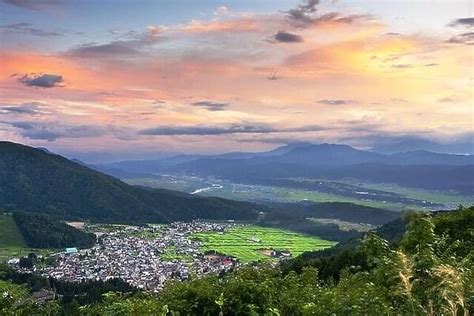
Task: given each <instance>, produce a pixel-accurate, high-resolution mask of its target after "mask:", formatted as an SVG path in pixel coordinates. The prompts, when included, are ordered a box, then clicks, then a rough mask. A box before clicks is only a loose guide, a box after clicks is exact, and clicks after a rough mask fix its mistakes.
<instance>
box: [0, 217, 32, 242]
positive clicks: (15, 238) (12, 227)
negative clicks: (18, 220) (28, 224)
mask: <svg viewBox="0 0 474 316" xmlns="http://www.w3.org/2000/svg"><path fill="white" fill-rule="evenodd" d="M23 246H26V244H25V240H24V239H23V236H22V235H21V233H20V231H19V230H18V227H17V226H16V224H15V221H14V220H13V217H12V216H11V215H0V248H7V247H8V248H12V247H13V248H14V247H23Z"/></svg>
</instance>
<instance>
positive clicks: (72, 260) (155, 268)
mask: <svg viewBox="0 0 474 316" xmlns="http://www.w3.org/2000/svg"><path fill="white" fill-rule="evenodd" d="M234 225H235V224H234V223H232V222H229V223H206V222H199V221H193V222H189V223H182V222H176V223H172V224H170V225H163V226H158V225H155V226H154V225H146V226H125V225H87V226H86V227H85V229H87V230H90V231H93V232H94V233H95V235H96V236H97V243H96V245H95V246H94V247H92V248H90V249H81V250H78V249H77V248H67V249H66V251H64V252H59V253H56V254H54V255H53V257H54V259H55V260H54V261H53V262H54V263H53V264H52V265H48V266H46V267H40V268H37V267H32V268H30V269H28V268H20V266H19V265H18V262H19V261H18V260H11V261H10V262H9V263H10V264H11V265H12V266H14V267H16V268H17V269H19V270H21V271H23V272H35V273H39V274H41V275H42V276H45V277H52V278H56V279H62V280H67V281H72V282H81V281H85V280H104V281H105V280H108V279H112V278H121V279H123V280H124V281H126V282H127V283H129V284H130V285H132V286H135V287H137V288H139V289H143V290H147V291H152V292H156V291H159V290H160V289H161V288H162V287H163V285H164V282H165V281H167V280H170V279H175V280H186V279H188V278H190V277H191V276H192V277H200V276H202V275H205V274H208V273H217V274H223V273H225V272H228V271H230V270H232V269H234V268H235V267H236V266H237V265H238V264H239V262H238V260H236V259H235V258H232V257H229V256H225V255H222V254H217V253H212V252H209V251H208V252H204V253H203V252H201V251H200V247H199V246H200V245H199V242H198V241H195V240H193V239H192V237H191V236H192V234H193V233H199V232H211V231H214V232H224V231H225V230H226V229H228V228H229V227H232V226H234Z"/></svg>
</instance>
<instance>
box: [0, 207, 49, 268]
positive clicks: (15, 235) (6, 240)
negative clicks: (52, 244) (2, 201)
mask: <svg viewBox="0 0 474 316" xmlns="http://www.w3.org/2000/svg"><path fill="white" fill-rule="evenodd" d="M55 251H57V250H53V249H33V248H29V247H28V246H27V245H26V243H25V240H24V239H23V236H22V235H21V233H20V231H19V230H18V227H17V226H16V224H15V222H14V220H13V217H12V216H11V215H0V262H4V261H6V260H8V259H10V258H18V257H22V256H26V255H27V254H29V253H30V252H34V253H36V254H40V255H43V256H44V255H48V254H51V253H53V252H55Z"/></svg>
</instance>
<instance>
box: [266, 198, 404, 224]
mask: <svg viewBox="0 0 474 316" xmlns="http://www.w3.org/2000/svg"><path fill="white" fill-rule="evenodd" d="M266 205H267V206H269V207H270V208H271V209H273V210H275V211H277V212H279V213H286V214H290V215H291V216H298V217H314V218H328V219H338V220H341V221H346V222H351V223H366V224H371V225H383V224H385V223H388V222H390V221H392V220H395V219H397V218H399V217H400V214H401V213H400V212H395V211H390V210H387V209H383V208H376V207H370V206H365V205H359V204H354V203H347V202H322V203H316V202H310V201H306V202H299V203H276V202H273V203H270V202H269V203H266Z"/></svg>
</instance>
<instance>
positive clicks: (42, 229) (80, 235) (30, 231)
mask: <svg viewBox="0 0 474 316" xmlns="http://www.w3.org/2000/svg"><path fill="white" fill-rule="evenodd" d="M13 219H14V221H15V223H16V225H17V226H18V229H19V230H20V232H21V234H22V235H23V238H24V239H25V242H26V244H27V245H28V246H29V247H32V248H65V247H80V248H89V247H92V246H93V245H94V243H95V241H96V238H95V235H94V234H91V233H86V232H83V231H81V230H79V229H76V228H74V227H72V226H69V225H67V224H65V223H63V222H60V221H58V220H56V219H54V218H52V217H50V216H48V215H43V214H34V213H25V212H14V213H13Z"/></svg>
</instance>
